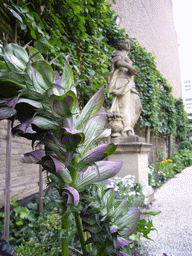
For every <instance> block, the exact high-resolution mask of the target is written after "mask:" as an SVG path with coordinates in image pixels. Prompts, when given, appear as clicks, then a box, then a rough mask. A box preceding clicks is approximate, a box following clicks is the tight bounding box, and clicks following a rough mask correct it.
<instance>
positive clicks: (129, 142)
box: [108, 136, 153, 204]
mask: <svg viewBox="0 0 192 256" xmlns="http://www.w3.org/2000/svg"><path fill="white" fill-rule="evenodd" d="M144 141H145V138H141V137H139V136H130V137H117V138H112V142H113V143H115V144H116V145H117V149H116V151H115V152H114V153H113V154H112V155H111V156H109V157H108V160H109V161H120V160H122V161H123V166H122V168H121V170H120V172H119V173H118V174H117V176H118V177H124V176H126V175H134V176H135V178H136V181H138V182H140V183H141V185H142V186H143V193H144V194H145V197H146V200H145V203H146V204H148V203H150V202H151V201H152V199H153V189H152V188H151V187H150V186H149V184H148V153H149V151H150V149H151V144H149V143H146V142H144Z"/></svg>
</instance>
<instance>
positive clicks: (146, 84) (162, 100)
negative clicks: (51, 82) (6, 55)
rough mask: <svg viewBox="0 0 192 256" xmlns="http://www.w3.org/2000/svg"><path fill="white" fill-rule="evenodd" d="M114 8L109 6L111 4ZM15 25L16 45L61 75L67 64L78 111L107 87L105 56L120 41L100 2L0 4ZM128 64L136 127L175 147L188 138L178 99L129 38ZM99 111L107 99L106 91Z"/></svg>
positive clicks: (108, 11)
mask: <svg viewBox="0 0 192 256" xmlns="http://www.w3.org/2000/svg"><path fill="white" fill-rule="evenodd" d="M113 2H115V1H113ZM5 3H6V4H5V5H4V6H5V7H6V8H7V9H9V10H10V11H11V12H12V14H13V16H14V17H15V18H16V20H17V22H18V37H19V38H20V43H21V44H25V43H28V42H30V41H32V42H31V44H34V46H35V47H36V48H37V49H38V50H39V51H40V52H41V53H43V54H44V56H45V57H46V58H47V60H51V59H53V57H55V56H57V58H56V59H55V60H54V61H53V63H52V65H53V66H54V68H55V69H57V70H61V69H62V67H63V65H64V62H65V59H66V58H67V59H68V60H69V62H70V65H71V66H72V69H73V71H74V74H75V80H76V81H77V82H79V81H81V82H80V83H78V85H77V91H78V96H79V99H80V106H81V107H83V106H84V105H85V103H86V102H87V101H88V99H89V98H90V97H91V95H92V94H93V93H95V92H96V91H97V90H98V89H99V88H100V87H101V86H102V85H103V84H106V83H107V74H108V73H109V71H110V66H111V52H112V50H114V48H115V47H116V46H117V43H118V41H119V40H120V39H121V38H122V37H128V35H126V34H125V31H124V30H120V29H118V27H117V25H116V23H115V22H114V20H113V17H114V15H115V12H114V11H112V10H111V9H110V6H111V5H110V4H109V3H108V2H107V1H106V0H97V1H96V0H81V1H77V0H58V1H53V0H50V1H45V0H41V1H37V0H32V1H27V0H24V1H19V3H18V2H17V3H16V1H13V0H7V1H5ZM130 41H131V53H130V58H131V59H132V61H133V63H134V64H133V65H134V66H135V68H136V70H137V75H136V76H135V83H136V87H137V89H138V91H139V92H140V95H141V101H142V104H143V110H142V114H141V117H140V120H139V123H140V127H150V128H151V131H153V132H155V133H156V134H164V135H165V136H167V137H168V136H170V135H171V134H172V135H173V137H174V139H175V141H176V140H177V141H185V140H186V139H187V137H188V131H189V128H188V122H187V115H186V113H185V111H184V105H183V101H182V99H181V98H180V99H175V98H174V97H173V96H172V93H171V92H172V87H171V86H170V85H169V83H168V81H167V80H166V79H165V78H164V77H163V76H162V74H161V73H160V72H159V71H158V70H157V66H156V62H155V57H154V56H153V55H152V54H151V53H149V52H147V50H146V49H145V48H143V47H142V46H141V45H140V44H139V43H138V41H137V39H135V38H130ZM105 91H106V101H105V107H106V108H109V107H110V104H111V96H110V95H109V94H108V89H107V88H106V90H105Z"/></svg>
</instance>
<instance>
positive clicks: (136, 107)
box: [108, 38, 142, 137]
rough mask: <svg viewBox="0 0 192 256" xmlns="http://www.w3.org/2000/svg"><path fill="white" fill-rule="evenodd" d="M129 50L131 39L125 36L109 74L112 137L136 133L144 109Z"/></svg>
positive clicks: (119, 45)
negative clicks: (135, 81)
mask: <svg viewBox="0 0 192 256" xmlns="http://www.w3.org/2000/svg"><path fill="white" fill-rule="evenodd" d="M129 51H130V42H129V39H125V38H123V39H122V40H120V42H119V44H118V50H115V51H113V52H112V57H113V61H112V67H111V72H110V73H109V74H108V84H109V93H110V94H112V96H113V101H112V106H111V108H110V110H109V115H108V117H109V126H110V128H111V130H112V134H111V136H112V137H119V136H124V137H128V136H130V135H134V126H135V124H136V122H137V120H138V119H139V116H140V114H141V110H142V105H141V101H140V97H139V93H138V91H137V90H136V88H135V83H134V75H135V74H136V70H135V69H134V68H133V67H132V62H131V60H130V59H129V57H128V53H129Z"/></svg>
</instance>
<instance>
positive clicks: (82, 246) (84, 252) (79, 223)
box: [74, 212, 88, 256]
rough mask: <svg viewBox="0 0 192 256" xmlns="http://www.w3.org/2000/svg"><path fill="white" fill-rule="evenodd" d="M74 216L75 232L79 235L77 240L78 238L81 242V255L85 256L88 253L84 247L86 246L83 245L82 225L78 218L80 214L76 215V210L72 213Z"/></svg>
mask: <svg viewBox="0 0 192 256" xmlns="http://www.w3.org/2000/svg"><path fill="white" fill-rule="evenodd" d="M74 216H75V222H76V227H77V232H78V235H79V240H80V243H81V249H82V251H83V256H87V255H88V254H87V249H86V246H85V239H84V235H83V227H82V223H81V218H80V216H79V215H78V213H77V212H75V213H74Z"/></svg>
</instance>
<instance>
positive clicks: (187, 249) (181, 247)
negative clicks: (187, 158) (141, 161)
mask: <svg viewBox="0 0 192 256" xmlns="http://www.w3.org/2000/svg"><path fill="white" fill-rule="evenodd" d="M147 211H161V213H160V214H159V215H157V216H154V217H151V218H152V220H153V225H154V227H155V228H156V229H157V231H153V232H151V233H150V235H149V237H150V238H152V239H153V240H154V241H155V243H154V242H152V241H150V240H146V239H142V243H143V247H141V248H139V249H137V250H136V251H135V252H134V256H163V253H165V254H166V255H167V256H192V167H188V168H186V169H184V170H183V171H182V173H180V174H177V175H176V177H175V178H172V179H170V180H169V181H167V182H166V183H165V184H164V185H163V186H162V187H161V188H159V189H157V190H156V192H155V201H154V202H153V203H152V205H151V206H150V208H149V209H148V210H147ZM165 254H164V255H165Z"/></svg>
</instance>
